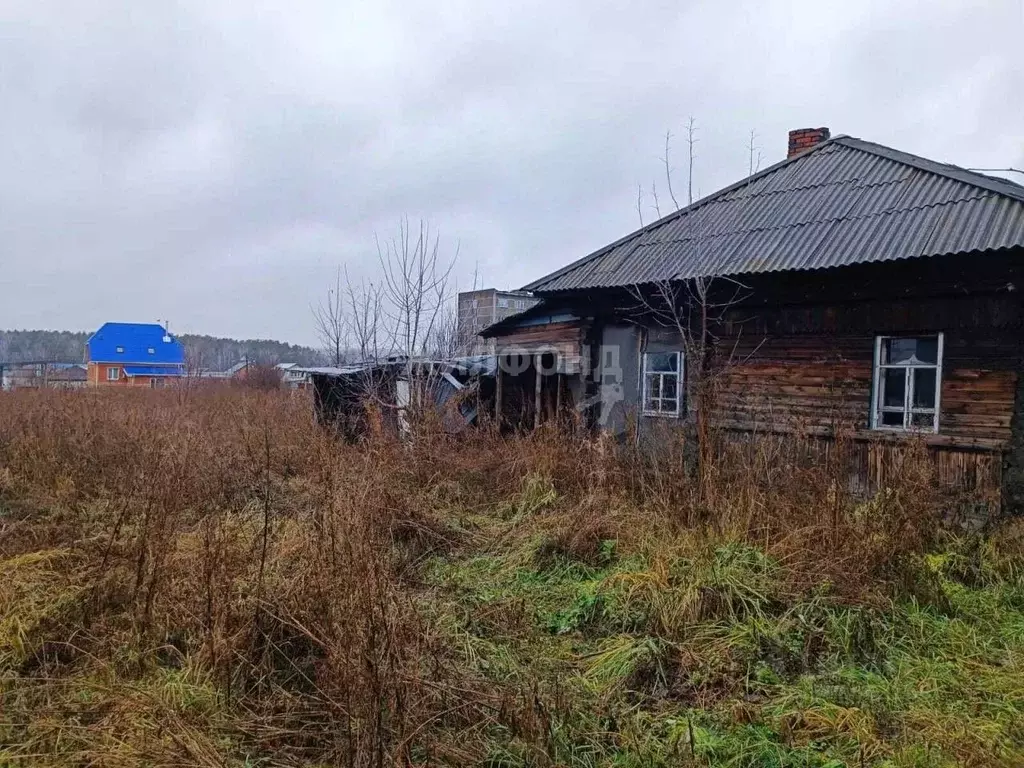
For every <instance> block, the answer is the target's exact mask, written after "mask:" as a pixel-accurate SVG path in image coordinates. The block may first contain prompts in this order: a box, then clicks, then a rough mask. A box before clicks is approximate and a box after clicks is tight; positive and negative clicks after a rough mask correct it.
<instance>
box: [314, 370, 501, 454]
mask: <svg viewBox="0 0 1024 768" xmlns="http://www.w3.org/2000/svg"><path fill="white" fill-rule="evenodd" d="M496 370H497V358H496V357H495V356H493V355H475V356H471V357H458V358H452V359H450V360H436V359H429V358H414V359H411V360H410V359H408V358H404V357H392V358H387V359H386V360H382V361H368V362H362V363H355V364H352V365H345V366H338V367H317V368H304V369H303V371H304V372H306V373H308V374H309V376H310V379H311V380H312V384H313V408H314V412H315V414H316V418H317V421H318V422H319V423H320V424H323V425H325V426H329V427H331V428H333V429H335V430H336V431H337V432H338V433H339V434H341V435H343V436H344V437H345V438H346V439H350V440H355V439H358V438H359V437H360V436H362V435H363V434H365V433H366V431H367V428H368V426H369V422H368V419H369V417H370V414H371V413H376V414H379V418H380V419H381V421H382V423H383V425H384V427H385V428H386V429H389V430H392V431H394V432H396V433H402V432H404V431H405V430H407V429H408V423H409V422H408V417H409V412H410V409H411V408H412V407H414V406H416V405H428V406H429V407H430V408H433V409H434V410H435V411H436V412H437V413H438V415H439V416H440V417H441V423H442V424H443V426H444V427H445V429H446V430H447V431H449V432H458V431H461V430H462V429H464V428H465V427H466V426H468V425H470V424H473V423H475V422H476V420H477V418H478V415H479V414H480V412H481V404H485V407H486V404H490V403H493V402H494V387H495V372H496ZM420 398H423V399H422V400H421V399H420ZM414 401H416V402H414Z"/></svg>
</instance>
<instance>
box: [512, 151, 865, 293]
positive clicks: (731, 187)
mask: <svg viewBox="0 0 1024 768" xmlns="http://www.w3.org/2000/svg"><path fill="white" fill-rule="evenodd" d="M845 138H851V137H848V136H846V135H845V134H841V135H838V136H833V137H832V138H830V139H826V140H825V141H822V142H819V143H818V144H815V145H814V146H813V147H811V148H810V149H807V150H805V151H803V152H801V153H800V154H799V155H795V156H793V157H786V158H783V159H782V160H780V161H779V162H777V163H773V164H772V165H769V166H768V167H767V168H764V169H762V170H760V171H756V172H755V173H752V174H750V175H749V176H744V177H743V178H742V179H740V180H739V181H734V182H733V183H732V184H728V185H727V186H724V187H722V188H721V189H718V190H715V191H714V192H711V193H710V194H707V195H705V196H704V197H702V198H700V199H699V200H694V201H693V202H692V203H690V204H688V205H686V206H684V207H682V208H680V209H679V210H677V211H673V212H672V213H669V214H667V215H665V216H662V217H661V218H660V219H656V220H655V221H652V222H651V223H650V224H645V225H644V226H642V227H640V229H636V230H633V231H632V232H630V233H629V234H627V235H624V236H623V237H620V238H619V239H618V240H616V241H614V242H612V243H609V244H608V245H605V246H603V247H601V248H599V249H597V250H596V251H593V252H591V253H589V254H587V255H586V256H584V257H582V258H580V259H577V260H576V261H573V262H571V263H569V264H566V265H565V266H564V267H562V268H561V269H557V270H555V271H554V272H552V273H550V274H547V275H545V276H544V277H542V278H540V279H539V280H534V281H533V282H531V283H528V284H527V285H524V286H523V287H522V288H520V289H519V290H522V291H533V290H536V286H537V284H538V283H546V282H549V281H550V280H554V279H555V278H558V277H561V276H562V275H565V274H568V273H569V272H572V271H573V270H575V269H578V268H579V267H582V266H585V265H586V264H587V263H588V262H590V261H592V260H594V259H597V258H599V257H601V256H603V255H604V254H605V253H607V252H608V251H610V250H612V249H613V248H616V247H618V246H620V245H622V244H623V243H626V242H628V241H629V240H631V239H633V238H634V237H637V236H638V235H643V234H646V233H647V232H650V231H651V230H654V229H656V228H658V227H660V226H664V225H665V224H668V223H669V222H671V221H674V220H675V219H679V218H682V217H683V216H684V215H686V214H688V213H690V212H691V211H696V210H697V209H698V208H702V207H703V206H705V205H707V204H708V203H711V202H714V201H715V200H716V199H718V198H719V197H724V196H725V195H727V194H729V193H730V192H735V191H736V190H737V189H740V188H742V187H744V186H747V185H749V184H752V183H753V182H754V181H755V180H757V179H760V178H763V177H764V176H767V175H768V174H770V173H775V172H776V171H778V170H780V169H782V168H784V167H785V166H787V165H790V164H791V163H795V162H797V161H799V160H803V159H804V158H805V157H809V156H810V155H812V154H815V153H817V152H820V151H821V150H822V149H824V148H825V147H829V146H834V145H835V144H837V143H839V139H845Z"/></svg>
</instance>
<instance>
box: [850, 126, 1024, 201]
mask: <svg viewBox="0 0 1024 768" xmlns="http://www.w3.org/2000/svg"><path fill="white" fill-rule="evenodd" d="M831 141H835V142H836V143H837V144H842V145H844V146H847V147H850V148H851V149H858V150H860V151H862V152H869V153H871V154H873V155H877V156H878V157H882V158H884V159H886V160H892V161H895V162H897V163H903V164H904V165H909V166H911V167H913V168H917V169H918V170H922V171H925V172H926V173H934V174H937V175H939V176H945V177H946V178H948V179H952V180H953V181H959V182H961V183H962V184H972V185H974V186H976V187H980V188H981V189H984V190H986V191H988V192H994V193H995V194H997V195H1003V196H1005V197H1009V198H1011V199H1013V200H1016V201H1017V202H1021V203H1024V186H1021V185H1020V184H1018V183H1017V182H1015V181H1011V180H1010V179H1004V178H1001V177H999V176H988V175H986V174H984V173H979V172H978V171H972V170H970V169H969V168H964V167H962V166H959V165H953V164H952V163H942V162H939V161H938V160H931V159H929V158H927V157H922V156H921V155H915V154H913V153H912V152H905V151H903V150H902V149H893V148H892V147H887V146H886V145H885V144H879V143H878V142H874V141H868V140H866V139H859V138H857V137H856V136H846V135H843V136H836V137H834V138H833V139H831Z"/></svg>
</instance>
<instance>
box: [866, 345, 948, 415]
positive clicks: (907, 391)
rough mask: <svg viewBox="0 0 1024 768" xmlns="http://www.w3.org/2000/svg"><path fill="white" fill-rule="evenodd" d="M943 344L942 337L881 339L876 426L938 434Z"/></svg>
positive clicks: (876, 379) (876, 397)
mask: <svg viewBox="0 0 1024 768" xmlns="http://www.w3.org/2000/svg"><path fill="white" fill-rule="evenodd" d="M941 341H942V337H941V335H939V336H919V337H906V338H895V337H883V338H881V339H880V340H879V342H878V345H879V346H878V357H877V360H876V363H875V365H876V369H875V384H876V386H875V389H876V391H875V394H874V398H875V401H874V420H873V422H872V423H873V424H874V426H876V427H882V428H887V429H913V430H919V429H924V430H930V431H937V426H936V411H937V410H938V404H939V394H940V391H939V389H940V367H941V363H942V361H941V359H940V358H941V346H942V345H941Z"/></svg>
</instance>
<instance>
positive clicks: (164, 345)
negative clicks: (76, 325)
mask: <svg viewBox="0 0 1024 768" xmlns="http://www.w3.org/2000/svg"><path fill="white" fill-rule="evenodd" d="M86 349H87V354H88V364H89V379H88V381H89V385H90V386H112V385H119V386H143V387H158V386H162V385H163V384H164V383H165V382H166V381H168V380H173V379H177V378H181V377H182V376H184V375H185V348H184V347H183V346H182V344H181V342H180V341H179V340H178V339H176V338H175V337H174V336H172V335H171V334H170V333H169V332H168V331H167V329H166V328H164V327H163V326H162V325H158V324H156V323H104V324H103V325H102V326H101V327H100V329H99V330H98V331H96V333H94V334H93V335H92V336H90V337H89V340H88V341H87V342H86Z"/></svg>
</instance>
